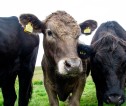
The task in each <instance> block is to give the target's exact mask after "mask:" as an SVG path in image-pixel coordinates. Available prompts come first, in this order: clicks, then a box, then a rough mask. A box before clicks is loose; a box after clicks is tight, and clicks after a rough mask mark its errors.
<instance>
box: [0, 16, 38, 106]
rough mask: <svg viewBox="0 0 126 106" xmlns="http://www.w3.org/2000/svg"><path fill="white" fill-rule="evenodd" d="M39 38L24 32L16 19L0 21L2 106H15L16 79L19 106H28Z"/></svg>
mask: <svg viewBox="0 0 126 106" xmlns="http://www.w3.org/2000/svg"><path fill="white" fill-rule="evenodd" d="M38 44H39V37H38V36H36V35H33V34H31V33H29V32H24V29H23V27H22V26H21V25H20V23H19V21H18V18H17V17H15V16H12V17H0V87H1V89H2V94H3V98H4V103H3V104H4V106H14V104H15V100H16V98H17V96H16V93H15V87H14V84H15V79H16V77H17V75H18V79H19V106H28V102H29V99H30V97H31V93H32V76H33V72H34V68H35V62H36V56H37V52H38Z"/></svg>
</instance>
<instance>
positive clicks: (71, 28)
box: [45, 11, 81, 37]
mask: <svg viewBox="0 0 126 106" xmlns="http://www.w3.org/2000/svg"><path fill="white" fill-rule="evenodd" d="M45 24H46V26H47V28H49V29H51V30H52V31H53V32H54V33H56V34H57V35H58V36H62V35H70V36H73V37H76V36H78V35H80V33H81V30H80V27H79V25H78V24H77V22H76V21H75V20H74V18H73V17H71V16H70V15H69V14H67V13H66V12H64V11H58V12H56V13H52V14H51V15H50V16H48V17H47V19H46V20H45Z"/></svg>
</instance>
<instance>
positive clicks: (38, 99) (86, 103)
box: [0, 67, 126, 106]
mask: <svg viewBox="0 0 126 106" xmlns="http://www.w3.org/2000/svg"><path fill="white" fill-rule="evenodd" d="M42 80H43V76H42V70H41V67H36V70H35V74H34V78H33V94H32V99H31V102H30V104H29V106H49V102H48V97H47V94H46V91H45V88H44V86H43V82H42ZM15 86H16V90H17V91H18V81H16V84H15ZM2 102H3V98H2V94H1V89H0V106H2ZM80 102H81V105H80V106H97V99H96V94H95V86H94V83H93V82H92V79H91V77H90V76H89V77H88V79H87V83H86V86H85V90H84V93H83V95H82V98H81V101H80ZM15 106H18V105H17V102H16V104H15ZM60 106H68V105H67V102H65V103H64V102H60ZM104 106H113V105H106V104H105V105H104ZM122 106H126V103H125V104H123V105H122Z"/></svg>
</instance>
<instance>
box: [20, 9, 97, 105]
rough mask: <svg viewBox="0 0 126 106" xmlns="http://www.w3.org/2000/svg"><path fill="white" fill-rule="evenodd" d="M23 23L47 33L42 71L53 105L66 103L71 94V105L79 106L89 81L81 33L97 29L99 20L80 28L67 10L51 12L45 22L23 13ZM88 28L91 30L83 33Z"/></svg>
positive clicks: (21, 18) (81, 25)
mask: <svg viewBox="0 0 126 106" xmlns="http://www.w3.org/2000/svg"><path fill="white" fill-rule="evenodd" d="M20 21H21V23H22V24H23V25H24V26H26V25H27V23H29V22H30V23H31V24H32V26H33V31H34V32H42V33H43V34H44V38H43V48H44V56H43V60H42V69H43V73H44V85H45V88H46V91H47V94H48V97H49V103H50V106H59V102H58V98H59V100H61V101H65V100H66V99H67V98H68V97H69V96H70V94H71V96H70V99H69V100H70V101H69V106H79V101H80V98H81V95H82V92H83V89H84V85H85V80H86V74H85V73H86V64H85V63H84V66H85V67H82V61H81V59H80V58H79V57H78V54H77V46H79V45H78V37H79V36H80V35H81V32H82V33H84V32H85V33H86V34H89V33H91V32H92V31H93V30H94V29H95V28H96V27H97V23H96V21H93V20H88V21H85V22H84V23H81V24H80V26H79V25H78V24H77V22H76V21H75V20H74V19H73V18H72V17H71V16H70V15H69V14H67V13H66V12H64V11H57V12H55V13H52V14H51V15H49V16H48V17H47V18H46V19H45V20H44V21H43V22H41V21H40V20H39V19H38V18H37V17H36V16H34V15H32V14H22V15H21V16H20ZM81 28H82V29H81ZM86 28H88V31H82V30H83V29H86ZM89 28H90V29H89ZM87 49H88V47H87V46H86V49H85V50H87ZM87 54H88V53H87ZM85 56H86V55H85Z"/></svg>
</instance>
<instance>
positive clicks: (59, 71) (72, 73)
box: [57, 60, 83, 77]
mask: <svg viewBox="0 0 126 106" xmlns="http://www.w3.org/2000/svg"><path fill="white" fill-rule="evenodd" d="M64 62H65V60H60V61H59V62H58V69H57V74H59V75H61V76H69V77H70V76H71V77H76V76H79V75H80V74H82V72H83V69H82V66H81V67H80V68H78V69H71V70H68V69H67V68H66V67H65V64H64Z"/></svg>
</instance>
